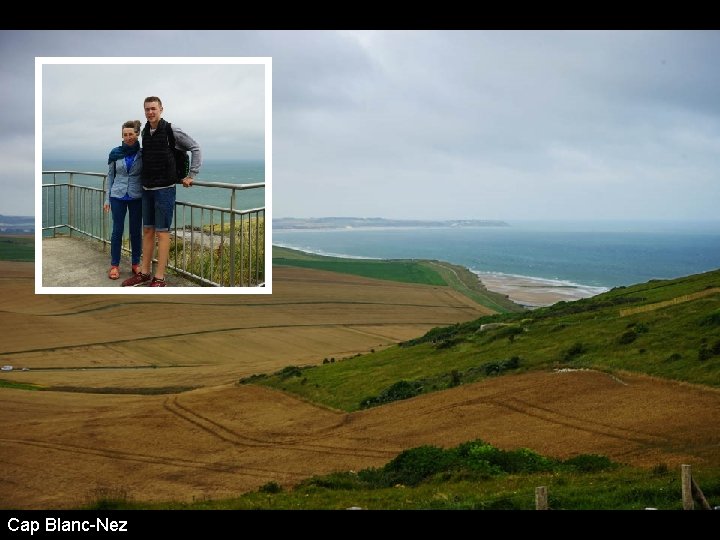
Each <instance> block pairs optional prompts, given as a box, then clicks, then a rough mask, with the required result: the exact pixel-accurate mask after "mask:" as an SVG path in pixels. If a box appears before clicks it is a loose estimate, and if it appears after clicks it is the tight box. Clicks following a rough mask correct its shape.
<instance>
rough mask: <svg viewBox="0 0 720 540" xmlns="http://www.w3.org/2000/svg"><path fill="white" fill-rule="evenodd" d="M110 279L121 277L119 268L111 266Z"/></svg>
mask: <svg viewBox="0 0 720 540" xmlns="http://www.w3.org/2000/svg"><path fill="white" fill-rule="evenodd" d="M108 277H109V278H110V279H117V278H119V277H120V267H119V266H111V267H110V270H108Z"/></svg>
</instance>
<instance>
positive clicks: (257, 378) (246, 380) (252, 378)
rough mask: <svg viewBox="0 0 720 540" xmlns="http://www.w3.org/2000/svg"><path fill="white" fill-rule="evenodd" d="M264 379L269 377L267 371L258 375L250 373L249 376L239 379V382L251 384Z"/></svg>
mask: <svg viewBox="0 0 720 540" xmlns="http://www.w3.org/2000/svg"><path fill="white" fill-rule="evenodd" d="M262 379H267V375H266V374H265V373H258V374H256V375H250V376H249V377H243V378H242V379H240V380H239V381H238V384H251V383H254V382H256V381H260V380H262Z"/></svg>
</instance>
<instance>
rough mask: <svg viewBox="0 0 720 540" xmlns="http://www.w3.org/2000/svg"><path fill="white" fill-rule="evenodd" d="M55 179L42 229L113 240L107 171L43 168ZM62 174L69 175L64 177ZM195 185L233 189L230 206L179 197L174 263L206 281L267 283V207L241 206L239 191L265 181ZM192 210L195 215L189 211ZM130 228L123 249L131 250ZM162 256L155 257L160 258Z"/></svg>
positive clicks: (46, 186) (46, 194)
mask: <svg viewBox="0 0 720 540" xmlns="http://www.w3.org/2000/svg"><path fill="white" fill-rule="evenodd" d="M42 174H43V175H52V179H53V181H52V183H44V182H43V184H42V212H43V215H42V230H43V235H45V234H46V232H47V233H48V234H49V233H50V232H51V233H52V236H55V235H56V234H57V233H58V232H60V231H63V230H66V231H68V234H70V235H72V234H73V233H78V234H80V235H82V236H86V237H88V238H91V239H94V240H97V241H100V242H102V243H103V245H104V246H105V247H107V246H108V245H109V244H110V234H111V232H112V226H111V223H110V215H109V214H108V213H105V212H104V211H103V203H104V200H105V191H106V188H107V175H106V174H102V173H94V172H79V171H43V173H42ZM58 175H63V177H64V176H67V181H61V182H58ZM77 176H87V177H91V178H98V179H101V182H100V180H95V182H97V183H98V184H100V183H101V184H102V185H101V187H93V186H85V185H80V184H77V183H75V178H76V177H77ZM193 186H198V187H207V188H213V189H226V190H229V191H230V202H229V206H228V207H222V206H216V205H210V204H201V203H196V202H187V201H176V203H175V213H174V216H173V224H172V231H171V245H170V260H169V261H168V268H171V269H172V270H174V271H175V272H177V273H178V274H180V275H182V276H184V277H187V278H189V279H191V280H193V281H196V282H197V283H200V284H201V285H206V286H216V287H263V286H265V207H264V206H262V207H257V208H250V209H244V210H238V209H236V208H235V207H236V206H237V203H238V192H240V191H245V190H252V189H260V188H264V187H265V183H264V182H258V183H254V184H231V183H225V182H203V181H195V182H193ZM188 214H189V215H188ZM125 232H126V234H125V235H124V236H123V247H122V249H123V251H125V252H129V247H128V245H129V242H128V237H127V232H128V227H127V226H126V227H125ZM156 260H157V259H153V261H156Z"/></svg>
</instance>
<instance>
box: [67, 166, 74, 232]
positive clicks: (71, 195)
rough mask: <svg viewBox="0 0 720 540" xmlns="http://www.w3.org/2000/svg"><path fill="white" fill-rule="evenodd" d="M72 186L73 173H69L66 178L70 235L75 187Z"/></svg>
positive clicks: (72, 223) (72, 224) (72, 222)
mask: <svg viewBox="0 0 720 540" xmlns="http://www.w3.org/2000/svg"><path fill="white" fill-rule="evenodd" d="M73 188H74V186H73V173H70V176H69V178H68V225H70V229H69V233H70V236H72V228H73V226H74V225H75V202H74V196H75V189H73Z"/></svg>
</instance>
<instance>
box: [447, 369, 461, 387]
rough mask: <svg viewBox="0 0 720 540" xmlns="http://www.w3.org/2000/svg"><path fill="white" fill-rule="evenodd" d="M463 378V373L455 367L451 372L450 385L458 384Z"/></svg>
mask: <svg viewBox="0 0 720 540" xmlns="http://www.w3.org/2000/svg"><path fill="white" fill-rule="evenodd" d="M461 379H462V374H461V373H460V372H459V371H458V370H457V369H453V370H452V371H451V372H450V386H451V387H453V386H458V385H459V384H460V382H461Z"/></svg>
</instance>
